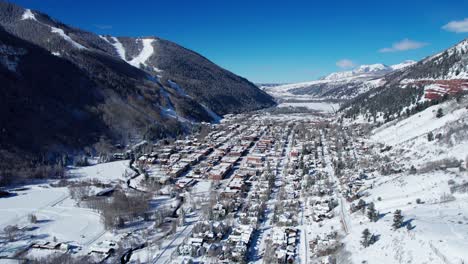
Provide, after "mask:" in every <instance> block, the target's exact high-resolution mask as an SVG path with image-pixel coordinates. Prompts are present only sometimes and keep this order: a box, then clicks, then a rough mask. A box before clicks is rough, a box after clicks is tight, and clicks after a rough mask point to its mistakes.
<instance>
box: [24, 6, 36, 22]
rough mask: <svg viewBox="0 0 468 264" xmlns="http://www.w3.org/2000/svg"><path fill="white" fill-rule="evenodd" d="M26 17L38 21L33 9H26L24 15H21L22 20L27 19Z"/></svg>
mask: <svg viewBox="0 0 468 264" xmlns="http://www.w3.org/2000/svg"><path fill="white" fill-rule="evenodd" d="M26 19H32V20H36V21H37V19H36V17H35V16H34V14H33V12H32V11H31V9H26V10H24V13H23V15H22V16H21V20H26Z"/></svg>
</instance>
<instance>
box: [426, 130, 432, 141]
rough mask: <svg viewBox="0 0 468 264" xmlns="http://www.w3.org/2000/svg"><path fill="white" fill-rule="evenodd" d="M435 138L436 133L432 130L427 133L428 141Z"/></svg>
mask: <svg viewBox="0 0 468 264" xmlns="http://www.w3.org/2000/svg"><path fill="white" fill-rule="evenodd" d="M432 140H434V134H433V133H432V131H431V132H429V133H427V141H429V142H431V141H432Z"/></svg>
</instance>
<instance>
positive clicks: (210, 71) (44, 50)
mask: <svg viewBox="0 0 468 264" xmlns="http://www.w3.org/2000/svg"><path fill="white" fill-rule="evenodd" d="M0 78H1V83H2V94H1V96H0V101H1V102H2V104H1V106H0V107H1V108H2V111H1V114H0V120H1V121H2V122H1V124H2V131H3V132H2V133H1V135H0V140H1V141H0V145H1V146H2V149H1V150H2V151H1V152H0V159H1V160H2V163H1V164H0V166H1V167H2V168H6V167H11V166H13V165H15V164H16V165H19V163H20V162H14V161H13V162H9V161H8V160H7V159H5V157H10V161H11V160H15V157H26V156H29V154H30V156H31V157H36V158H38V159H39V158H40V159H41V160H44V159H46V160H47V159H50V160H54V159H55V158H56V154H58V153H63V152H72V151H74V150H77V149H81V148H82V147H84V146H89V145H92V144H93V143H96V142H98V141H100V140H104V141H106V142H107V141H108V142H109V144H110V143H123V144H127V143H128V142H129V141H136V140H141V139H143V138H145V139H156V138H161V137H166V136H176V135H179V134H181V133H184V132H187V131H188V129H189V126H190V125H191V123H196V122H201V121H207V122H211V121H216V120H217V119H218V118H219V117H218V116H217V114H219V115H223V114H227V113H238V112H242V111H249V110H255V109H259V108H263V107H269V106H272V105H274V104H275V103H274V101H273V99H272V98H271V96H269V95H268V94H266V93H265V92H263V91H261V90H260V89H258V88H257V87H256V86H255V85H254V84H252V83H251V82H249V81H248V80H246V79H244V78H242V77H239V76H237V75H235V74H233V73H231V72H229V71H227V70H224V69H222V68H221V67H219V66H217V65H215V64H214V63H212V62H211V61H209V60H208V59H206V58H204V57H203V56H201V55H199V54H197V53H195V52H193V51H190V50H188V49H185V48H183V47H181V46H179V45H177V44H175V43H172V42H170V41H167V40H163V39H160V38H157V37H141V38H127V37H121V38H116V37H111V36H98V35H96V34H93V33H90V32H86V31H83V30H80V29H77V28H73V27H70V26H67V25H65V24H62V23H60V22H59V21H57V20H55V19H53V18H50V17H49V16H48V15H46V14H43V13H40V12H37V11H34V10H30V9H24V8H22V7H19V6H17V5H15V4H11V3H8V2H4V1H0ZM25 153H27V154H25ZM3 163H5V164H6V165H5V166H3Z"/></svg>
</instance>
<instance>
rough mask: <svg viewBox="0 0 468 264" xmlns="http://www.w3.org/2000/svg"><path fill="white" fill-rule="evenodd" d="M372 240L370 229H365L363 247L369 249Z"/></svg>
mask: <svg viewBox="0 0 468 264" xmlns="http://www.w3.org/2000/svg"><path fill="white" fill-rule="evenodd" d="M370 239H371V233H370V231H369V229H368V228H366V229H364V230H363V231H362V240H361V245H362V246H363V247H368V246H369V245H370V243H369V242H370Z"/></svg>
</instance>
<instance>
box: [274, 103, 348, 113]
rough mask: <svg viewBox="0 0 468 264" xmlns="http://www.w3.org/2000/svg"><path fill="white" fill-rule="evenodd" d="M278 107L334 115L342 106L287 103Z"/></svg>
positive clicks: (334, 104)
mask: <svg viewBox="0 0 468 264" xmlns="http://www.w3.org/2000/svg"><path fill="white" fill-rule="evenodd" d="M278 107H306V108H308V109H310V110H317V111H320V112H326V113H333V112H335V111H337V110H338V109H339V108H340V105H339V104H336V103H329V102H285V103H280V104H279V105H278Z"/></svg>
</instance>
